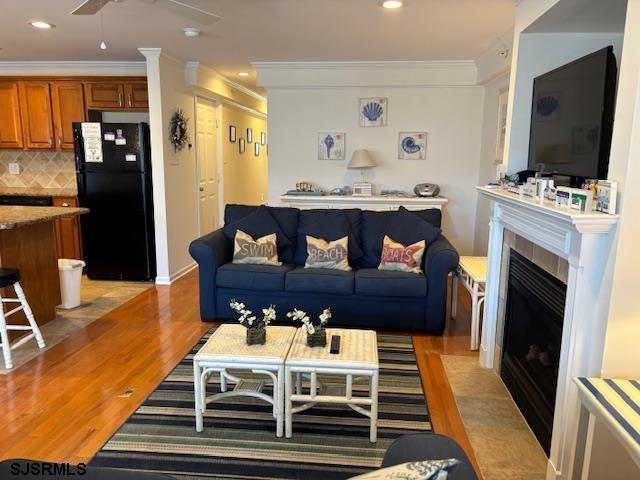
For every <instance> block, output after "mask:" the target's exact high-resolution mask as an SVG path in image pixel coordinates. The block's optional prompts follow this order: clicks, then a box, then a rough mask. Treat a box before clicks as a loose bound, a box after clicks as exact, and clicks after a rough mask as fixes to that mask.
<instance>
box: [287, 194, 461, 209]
mask: <svg viewBox="0 0 640 480" xmlns="http://www.w3.org/2000/svg"><path fill="white" fill-rule="evenodd" d="M448 201H449V200H448V199H447V198H444V197H397V196H386V195H385V196H382V195H374V196H370V197H360V196H356V195H322V196H320V195H309V196H305V195H281V196H280V204H281V206H284V207H295V208H300V209H312V208H328V209H331V208H360V209H363V210H375V211H385V210H397V209H398V208H400V207H401V206H402V207H404V208H406V209H407V210H426V209H428V208H437V209H438V210H442V207H443V206H444V205H445V204H446V203H447V202H448Z"/></svg>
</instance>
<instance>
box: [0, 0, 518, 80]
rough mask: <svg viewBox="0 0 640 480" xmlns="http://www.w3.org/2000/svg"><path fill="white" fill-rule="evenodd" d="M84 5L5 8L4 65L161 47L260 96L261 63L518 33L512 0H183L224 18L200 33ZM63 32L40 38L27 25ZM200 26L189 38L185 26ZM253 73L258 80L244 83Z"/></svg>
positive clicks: (117, 7) (460, 50)
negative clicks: (382, 3) (395, 3)
mask: <svg viewBox="0 0 640 480" xmlns="http://www.w3.org/2000/svg"><path fill="white" fill-rule="evenodd" d="M81 1H82V0H0V12H1V13H0V48H2V50H0V61H2V60H23V61H25V60H27V61H28V60H142V57H141V55H140V54H139V53H138V51H137V47H161V48H162V49H163V50H164V51H166V52H168V53H169V54H171V55H173V56H176V57H179V58H182V59H184V60H196V61H200V62H201V63H203V64H205V65H208V66H211V67H213V68H215V69H217V70H219V71H220V72H221V73H223V74H224V75H226V76H228V77H229V78H232V79H233V80H235V81H238V82H239V83H243V84H245V85H246V86H249V87H251V88H255V75H254V72H253V70H252V68H251V66H250V65H249V62H252V61H329V60H334V61H349V60H354V61H357V60H378V61H383V60H461V59H475V58H477V57H479V56H480V54H481V53H482V52H484V51H485V50H486V49H488V48H489V47H490V46H491V45H492V44H493V43H494V42H495V41H496V38H497V37H498V36H499V35H502V34H504V32H507V31H509V30H510V29H511V28H512V26H513V20H514V15H515V2H514V1H513V0H408V5H407V6H406V7H404V8H402V9H400V10H397V11H387V10H384V9H382V8H380V7H379V6H378V0H183V1H185V2H187V3H189V4H191V5H194V6H197V7H199V8H202V9H204V10H208V11H211V12H212V13H215V14H218V15H221V16H222V20H220V21H219V22H217V23H214V24H212V25H209V26H198V25H194V24H192V23H190V22H188V21H186V20H184V19H182V18H181V17H179V16H177V15H175V14H174V13H171V12H168V11H166V10H163V9H160V8H157V7H154V6H152V5H149V4H148V3H144V2H142V1H140V0H123V1H122V2H118V3H109V4H108V5H106V6H105V7H104V9H103V10H102V11H103V21H104V30H105V40H106V42H107V44H108V47H109V48H108V49H107V50H106V51H102V50H100V49H99V48H98V45H99V43H100V33H99V16H72V15H69V12H71V11H72V10H73V9H74V8H75V7H76V6H77V5H79V4H80V3H81ZM35 19H38V20H45V21H47V22H50V23H53V24H55V25H56V28H54V29H51V30H36V29H34V28H33V27H31V26H30V25H28V22H29V21H30V20H35ZM187 26H196V27H200V28H201V30H202V33H203V34H202V36H200V37H198V38H194V39H189V38H186V37H185V36H184V35H183V33H182V28H183V27H187ZM239 71H249V72H251V76H250V77H249V78H244V79H243V78H239V77H238V76H237V73H238V72H239Z"/></svg>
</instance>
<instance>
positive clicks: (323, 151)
mask: <svg viewBox="0 0 640 480" xmlns="http://www.w3.org/2000/svg"><path fill="white" fill-rule="evenodd" d="M344 137H345V134H344V133H343V132H318V160H344Z"/></svg>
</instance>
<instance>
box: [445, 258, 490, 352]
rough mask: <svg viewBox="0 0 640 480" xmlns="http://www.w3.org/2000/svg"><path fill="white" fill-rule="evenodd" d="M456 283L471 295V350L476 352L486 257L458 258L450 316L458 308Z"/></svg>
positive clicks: (485, 273)
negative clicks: (460, 283)
mask: <svg viewBox="0 0 640 480" xmlns="http://www.w3.org/2000/svg"><path fill="white" fill-rule="evenodd" d="M458 281H460V282H462V285H464V287H465V288H466V289H467V290H468V291H469V293H470V294H471V350H477V349H478V344H479V343H480V342H479V337H480V309H481V308H482V304H483V303H484V291H485V285H486V282H487V257H460V262H459V264H458V269H457V270H456V273H455V274H454V275H453V279H452V281H451V316H452V317H453V318H455V316H456V310H457V306H458Z"/></svg>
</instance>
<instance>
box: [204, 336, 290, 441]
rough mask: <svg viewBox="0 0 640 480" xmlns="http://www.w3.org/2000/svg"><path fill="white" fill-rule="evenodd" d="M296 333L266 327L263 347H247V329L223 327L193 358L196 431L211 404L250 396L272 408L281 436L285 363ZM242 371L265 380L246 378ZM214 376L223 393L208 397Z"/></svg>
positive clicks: (277, 431)
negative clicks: (268, 388)
mask: <svg viewBox="0 0 640 480" xmlns="http://www.w3.org/2000/svg"><path fill="white" fill-rule="evenodd" d="M295 333H296V329H295V328H294V327H267V341H266V343H265V344H264V345H247V344H246V340H245V336H246V329H245V328H244V327H243V326H242V325H239V324H238V325H232V324H224V325H221V326H220V328H218V329H217V330H216V331H215V332H214V333H213V335H211V338H209V340H207V343H205V344H204V346H203V347H202V348H201V349H200V350H199V351H198V353H196V354H195V356H194V357H193V381H194V391H195V410H196V431H198V432H201V431H202V430H203V427H204V425H203V415H204V412H205V411H206V409H207V403H208V402H213V401H215V400H220V399H223V398H226V397H232V396H249V397H255V398H260V399H262V400H265V401H266V402H269V403H271V404H272V405H273V416H274V418H275V419H276V435H277V436H278V437H282V434H283V410H284V408H283V403H284V362H285V359H286V357H287V353H288V352H289V348H290V347H291V343H292V341H293V338H294V336H295ZM229 370H232V371H233V372H234V374H231V373H229ZM242 371H245V372H251V373H253V374H257V375H260V376H264V377H265V378H264V379H255V378H251V379H243V378H242V377H241V375H242ZM215 373H218V374H220V390H221V392H220V393H216V394H214V395H210V396H208V397H207V394H206V385H207V381H208V379H209V377H210V376H211V375H213V374H215ZM229 383H233V384H235V387H234V388H233V390H228V389H227V387H228V384H229ZM267 384H271V385H273V396H270V395H267V394H266V393H264V392H263V391H262V390H263V388H264V386H265V385H267Z"/></svg>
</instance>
